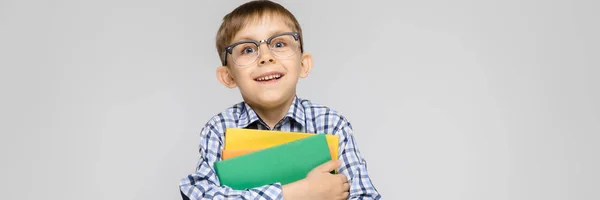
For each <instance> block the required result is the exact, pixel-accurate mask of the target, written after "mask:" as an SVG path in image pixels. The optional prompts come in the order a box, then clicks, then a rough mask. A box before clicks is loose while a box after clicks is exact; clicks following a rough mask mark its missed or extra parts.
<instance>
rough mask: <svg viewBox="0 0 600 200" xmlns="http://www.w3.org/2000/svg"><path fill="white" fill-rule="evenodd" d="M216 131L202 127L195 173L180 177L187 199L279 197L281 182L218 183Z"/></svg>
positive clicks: (220, 143) (210, 126)
mask: <svg viewBox="0 0 600 200" xmlns="http://www.w3.org/2000/svg"><path fill="white" fill-rule="evenodd" d="M216 131H217V129H216V127H214V126H213V125H211V124H208V125H207V126H206V127H204V128H203V129H202V131H201V134H200V135H201V138H200V150H199V152H200V161H199V162H198V167H197V168H196V172H195V173H193V174H190V175H188V176H187V177H185V178H183V179H181V182H180V184H179V189H180V190H181V193H182V195H184V196H185V197H188V198H189V199H282V197H283V193H282V186H281V185H280V184H277V183H276V184H271V185H265V186H261V187H257V188H252V189H248V190H234V189H231V188H230V187H227V186H220V182H219V180H218V178H217V174H216V173H215V170H214V162H215V161H217V159H218V157H217V154H220V152H221V149H222V146H223V142H222V139H221V137H220V136H219V135H220V134H219V133H218V132H216ZM185 197H184V199H185Z"/></svg>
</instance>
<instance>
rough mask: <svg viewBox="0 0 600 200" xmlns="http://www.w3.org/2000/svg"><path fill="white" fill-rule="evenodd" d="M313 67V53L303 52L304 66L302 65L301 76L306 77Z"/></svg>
mask: <svg viewBox="0 0 600 200" xmlns="http://www.w3.org/2000/svg"><path fill="white" fill-rule="evenodd" d="M312 67H313V60H312V55H310V53H308V52H305V53H303V54H302V66H301V67H300V77H301V78H306V77H307V76H308V74H310V70H311V69H312Z"/></svg>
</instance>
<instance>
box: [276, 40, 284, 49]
mask: <svg viewBox="0 0 600 200" xmlns="http://www.w3.org/2000/svg"><path fill="white" fill-rule="evenodd" d="M285 46H286V44H285V42H281V41H277V42H275V43H274V44H273V48H283V47H285Z"/></svg>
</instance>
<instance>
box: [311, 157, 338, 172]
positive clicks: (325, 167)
mask: <svg viewBox="0 0 600 200" xmlns="http://www.w3.org/2000/svg"><path fill="white" fill-rule="evenodd" d="M341 164H342V162H341V161H339V160H330V161H327V162H326V163H323V164H321V165H319V166H318V167H315V169H313V170H314V171H316V172H326V173H329V172H331V171H333V170H335V169H337V168H338V167H340V165H341Z"/></svg>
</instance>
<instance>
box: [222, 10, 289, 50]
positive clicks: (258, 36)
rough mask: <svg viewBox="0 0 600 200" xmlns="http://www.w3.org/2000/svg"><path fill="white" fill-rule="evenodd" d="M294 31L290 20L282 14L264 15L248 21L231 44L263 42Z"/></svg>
mask: <svg viewBox="0 0 600 200" xmlns="http://www.w3.org/2000/svg"><path fill="white" fill-rule="evenodd" d="M291 31H293V29H292V26H291V23H290V19H288V18H286V17H283V16H281V15H280V14H275V13H273V14H263V15H262V16H256V17H252V18H250V19H248V20H247V23H246V25H245V26H243V27H242V28H241V29H240V30H239V31H238V32H237V33H236V34H235V36H234V37H233V39H232V42H231V43H235V42H238V41H241V40H263V39H267V38H269V37H271V36H273V35H275V34H278V33H283V32H291Z"/></svg>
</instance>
